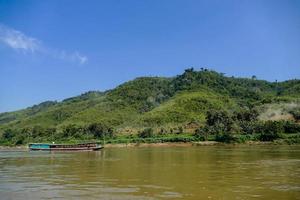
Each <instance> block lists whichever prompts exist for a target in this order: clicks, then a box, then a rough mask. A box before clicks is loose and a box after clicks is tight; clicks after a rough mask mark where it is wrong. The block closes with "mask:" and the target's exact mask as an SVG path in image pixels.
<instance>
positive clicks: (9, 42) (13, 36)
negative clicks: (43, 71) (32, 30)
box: [0, 24, 88, 64]
mask: <svg viewBox="0 0 300 200" xmlns="http://www.w3.org/2000/svg"><path fill="white" fill-rule="evenodd" d="M0 43H3V44H5V45H6V46H8V47H10V48H12V49H14V50H16V51H21V52H23V53H28V52H30V53H41V54H44V55H47V56H51V57H53V58H55V59H62V60H65V61H69V62H75V63H79V64H85V63H86V62H87V61H88V58H87V56H85V55H82V54H80V53H79V52H78V51H75V52H71V53H70V52H66V51H64V50H56V49H53V48H49V47H46V46H45V45H43V44H42V42H41V41H40V40H38V39H36V38H32V37H29V36H27V35H25V34H24V33H22V32H20V31H17V30H14V29H12V28H9V27H7V26H4V25H1V24H0Z"/></svg>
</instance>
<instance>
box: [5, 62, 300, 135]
mask: <svg viewBox="0 0 300 200" xmlns="http://www.w3.org/2000/svg"><path fill="white" fill-rule="evenodd" d="M249 109H256V110H258V112H259V115H260V117H259V119H260V120H268V119H271V120H280V119H288V120H293V121H297V120H299V119H298V118H297V116H298V115H297V114H299V111H300V80H289V81H284V82H268V81H264V80H257V79H256V77H252V78H234V77H227V76H225V75H223V74H221V73H218V72H215V71H211V70H207V69H202V70H201V71H195V70H194V69H192V68H191V69H187V70H185V72H184V73H183V74H181V75H178V76H176V77H171V78H163V77H141V78H136V79H134V80H132V81H129V82H126V83H124V84H122V85H120V86H118V87H116V88H115V89H112V90H108V91H105V92H98V91H90V92H87V93H84V94H82V95H79V96H76V97H72V98H68V99H65V100H63V101H61V102H56V101H46V102H43V103H40V104H38V105H34V106H32V107H29V108H26V109H23V110H19V111H15V112H6V113H1V114H0V135H1V134H2V136H3V134H7V130H8V129H9V130H11V132H12V133H13V134H12V136H11V137H12V138H14V137H16V135H17V136H18V135H19V136H20V137H21V136H22V135H23V136H24V135H25V134H27V135H28V134H29V133H30V134H31V135H34V134H37V138H44V137H48V136H49V134H51V131H52V132H53V130H55V134H61V135H62V137H64V134H66V133H65V130H66V128H67V127H73V128H74V127H77V129H78V128H79V129H80V130H81V129H82V130H83V131H82V132H84V128H85V127H89V126H90V125H92V124H101V125H102V126H103V127H105V128H109V130H110V129H111V130H113V131H114V133H115V134H136V133H137V132H138V131H139V130H142V129H144V128H146V127H152V128H154V129H157V130H158V129H161V128H164V129H169V128H176V127H179V126H180V127H183V129H185V128H186V127H188V125H189V124H191V123H192V124H194V125H193V127H194V129H196V128H197V126H199V127H201V126H202V125H203V124H204V123H205V121H206V117H207V116H206V115H207V111H209V110H226V111H227V112H229V113H233V112H239V111H242V110H249ZM273 111H274V112H273ZM275 115H276V116H275ZM39 130H43V131H42V133H39ZM184 131H185V130H184ZM186 131H191V130H190V129H186ZM7 137H8V138H9V135H8V136H7ZM24 137H25V136H24Z"/></svg>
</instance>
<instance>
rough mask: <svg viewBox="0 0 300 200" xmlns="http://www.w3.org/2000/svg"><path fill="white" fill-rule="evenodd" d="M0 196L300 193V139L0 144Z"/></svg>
mask: <svg viewBox="0 0 300 200" xmlns="http://www.w3.org/2000/svg"><path fill="white" fill-rule="evenodd" d="M0 199H117V200H118V199H122V200H124V199H125V200H126V199H130V200H135V199H138V200H141V199H145V200H148V199H300V146H213V147H211V146H201V147H151V148H150V147H149V148H119V149H103V150H101V151H98V152H72V153H71V152H70V153H66V152H55V153H54V152H52V153H50V152H0Z"/></svg>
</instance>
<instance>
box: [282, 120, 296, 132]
mask: <svg viewBox="0 0 300 200" xmlns="http://www.w3.org/2000/svg"><path fill="white" fill-rule="evenodd" d="M283 127H284V132H285V133H300V124H297V123H295V122H293V121H286V122H284V125H283Z"/></svg>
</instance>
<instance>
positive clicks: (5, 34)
mask: <svg viewBox="0 0 300 200" xmlns="http://www.w3.org/2000/svg"><path fill="white" fill-rule="evenodd" d="M0 41H1V42H3V43H4V44H6V45H8V46H9V47H11V48H13V49H17V50H23V51H30V52H35V51H37V50H38V49H39V46H40V42H39V41H38V40H37V39H35V38H31V37H28V36H26V35H24V34H23V33H21V32H20V31H16V30H13V29H10V28H7V27H5V26H2V25H0Z"/></svg>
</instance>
